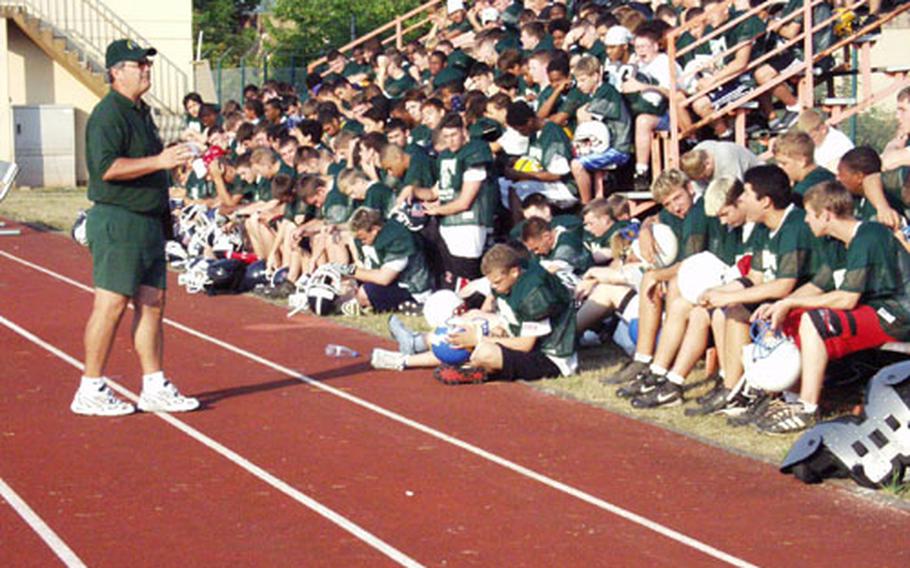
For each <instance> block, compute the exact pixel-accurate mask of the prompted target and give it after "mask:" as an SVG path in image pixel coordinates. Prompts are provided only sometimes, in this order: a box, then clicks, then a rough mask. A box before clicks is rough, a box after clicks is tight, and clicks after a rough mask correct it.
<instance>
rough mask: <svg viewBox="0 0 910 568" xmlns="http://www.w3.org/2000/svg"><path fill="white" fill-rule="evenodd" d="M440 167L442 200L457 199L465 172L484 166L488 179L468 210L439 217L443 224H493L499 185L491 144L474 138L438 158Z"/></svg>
mask: <svg viewBox="0 0 910 568" xmlns="http://www.w3.org/2000/svg"><path fill="white" fill-rule="evenodd" d="M436 163H437V167H438V168H439V174H438V176H437V179H439V201H440V203H442V204H446V203H449V202H451V201H454V200H455V199H456V198H457V197H458V196H459V194H460V193H461V187H462V184H463V182H464V175H465V172H467V171H468V170H476V171H478V172H479V171H480V170H482V171H483V172H484V174H485V176H486V177H485V179H484V180H483V182H482V184H481V188H480V191H479V192H478V194H477V197H476V198H475V199H474V202H473V203H472V204H471V207H470V208H469V209H468V210H467V211H463V212H462V213H458V214H455V215H446V216H444V217H442V218H440V221H439V223H440V225H443V226H452V225H480V226H485V227H490V226H492V223H493V214H494V212H495V204H496V201H497V200H498V198H499V188H498V187H496V185H495V180H494V179H493V176H492V167H493V154H492V153H491V152H490V147H489V145H487V144H486V143H484V142H481V141H479V140H471V141H470V142H468V143H467V144H465V145H464V146H462V147H461V149H459V150H458V152H457V153H455V152H452V151H451V150H446V151H444V152H443V153H442V154H440V155H439V159H438V160H437V161H436Z"/></svg>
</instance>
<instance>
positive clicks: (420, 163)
mask: <svg viewBox="0 0 910 568" xmlns="http://www.w3.org/2000/svg"><path fill="white" fill-rule="evenodd" d="M404 151H405V153H406V154H407V155H408V156H409V157H410V160H411V161H410V162H409V163H408V169H407V171H406V172H405V173H404V179H403V180H402V183H401V185H402V186H408V185H413V186H416V187H433V185H434V184H435V183H436V167H435V164H433V159H432V158H430V156H429V155H428V154H427V153H426V150H424V149H423V148H421V147H420V146H417V145H415V144H409V145H408V146H407V147H406V148H405V149H404Z"/></svg>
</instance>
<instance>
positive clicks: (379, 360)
mask: <svg viewBox="0 0 910 568" xmlns="http://www.w3.org/2000/svg"><path fill="white" fill-rule="evenodd" d="M405 358H406V356H405V355H403V354H401V353H399V352H398V351H389V350H387V349H373V355H372V356H371V357H370V365H372V366H373V368H374V369H389V370H391V371H403V370H404V360H405Z"/></svg>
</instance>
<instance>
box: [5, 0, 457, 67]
mask: <svg viewBox="0 0 910 568" xmlns="http://www.w3.org/2000/svg"><path fill="white" fill-rule="evenodd" d="M0 1H2V0H0ZM440 4H442V0H430V1H429V2H427V3H426V4H422V5H420V6H418V7H416V8H414V9H413V10H410V11H409V12H405V13H404V14H402V15H400V16H397V17H396V18H395V19H393V20H392V21H390V22H388V23H386V24H383V25H382V26H380V27H378V28H376V29H375V30H373V31H371V32H370V33H368V34H366V35H363V36H360V37H359V38H357V39H355V40H354V41H351V42H348V43H346V44H344V45H343V46H341V47H339V48H338V51H340V52H341V53H346V52H349V51H351V50H353V49H354V48H355V47H358V46H360V45H363V44H364V43H366V42H367V41H369V40H371V39H373V38H374V37H377V36H379V35H382V34H383V33H384V32H387V31H389V30H392V29H394V30H395V31H394V33H393V34H392V35H391V36H389V37H387V38H384V39H382V40H381V42H382V43H383V44H387V43H391V42H392V41H394V42H395V45H396V47H399V48H401V47H402V40H403V38H404V36H405V35H407V34H408V33H410V32H412V31H414V30H416V29H418V28H421V27H423V26H425V25H426V24H427V23H428V22H429V21H430V16H426V17H425V18H423V19H421V20H419V21H418V22H416V23H414V24H411V25H409V26H408V27H407V28H405V26H404V22H405V21H406V20H409V19H411V18H413V17H414V16H417V15H420V14H422V13H424V12H430V11H432V10H434V9H436V8H438V7H439V5H440ZM326 61H327V58H326V57H324V56H323V57H320V58H319V59H316V60H315V61H311V62H310V63H309V65H307V71H308V72H312V71H313V69H316V68H317V67H319V66H320V65H322V64H323V63H325V62H326Z"/></svg>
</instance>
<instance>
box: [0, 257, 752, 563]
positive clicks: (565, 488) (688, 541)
mask: <svg viewBox="0 0 910 568" xmlns="http://www.w3.org/2000/svg"><path fill="white" fill-rule="evenodd" d="M0 256H4V257H6V258H8V259H10V260H12V261H15V262H18V263H19V264H22V265H24V266H27V267H29V268H32V269H34V270H37V271H39V272H42V273H44V274H47V275H48V276H51V277H52V278H55V279H57V280H60V281H61V282H66V283H67V284H70V285H72V286H75V287H77V288H79V289H81V290H84V291H86V292H89V293H93V290H92V288H90V287H88V286H86V285H85V284H83V283H81V282H78V281H76V280H73V279H71V278H68V277H66V276H64V275H62V274H58V273H57V272H54V271H52V270H50V269H48V268H45V267H43V266H40V265H38V264H35V263H33V262H30V261H28V260H25V259H23V258H19V257H17V256H14V255H12V254H9V253H8V252H5V251H2V250H0ZM164 322H165V323H166V324H167V325H170V326H172V327H174V328H177V329H179V330H181V331H183V332H185V333H188V334H190V335H193V336H195V337H198V338H199V339H202V340H204V341H207V342H209V343H212V344H213V345H217V346H218V347H221V348H222V349H226V350H228V351H230V352H232V353H236V354H237V355H241V356H243V357H245V358H247V359H249V360H251V361H255V362H256V363H259V364H261V365H263V366H265V367H268V368H270V369H273V370H275V371H278V372H279V373H283V374H285V375H287V376H289V377H292V378H295V379H297V380H300V381H303V382H304V383H307V384H308V385H310V386H312V387H314V388H318V389H321V390H323V391H325V392H328V393H331V394H333V395H335V396H337V397H339V398H341V399H344V400H346V401H348V402H351V403H353V404H356V405H357V406H360V407H362V408H366V409H367V410H370V411H372V412H375V413H376V414H379V415H381V416H385V417H386V418H388V419H390V420H393V421H395V422H398V423H399V424H404V425H405V426H408V427H410V428H414V429H415V430H418V431H420V432H423V433H424V434H427V435H428V436H432V437H433V438H436V439H438V440H442V441H443V442H446V443H448V444H451V445H453V446H455V447H457V448H461V449H462V450H465V451H466V452H469V453H471V454H474V455H476V456H479V457H481V458H483V459H485V460H488V461H490V462H492V463H495V464H497V465H499V466H502V467H504V468H506V469H508V470H511V471H513V472H515V473H517V474H519V475H522V476H524V477H527V478H529V479H532V480H534V481H536V482H538V483H541V484H543V485H545V486H547V487H550V488H551V489H555V490H556V491H559V492H562V493H565V494H566V495H570V496H572V497H574V498H576V499H579V500H581V501H584V502H585V503H588V504H590V505H593V506H595V507H597V508H599V509H602V510H604V511H608V512H610V513H612V514H614V515H616V516H618V517H621V518H623V519H625V520H627V521H630V522H632V523H635V524H637V525H640V526H642V527H645V528H647V529H649V530H651V531H653V532H656V533H658V534H660V535H662V536H665V537H666V538H669V539H671V540H674V541H676V542H678V543H680V544H683V545H685V546H688V547H690V548H693V549H695V550H698V551H699V552H701V553H703V554H706V555H708V556H711V557H713V558H716V559H718V560H721V561H723V562H726V563H728V564H731V565H733V566H742V567H753V566H754V565H753V564H751V563H749V562H747V561H745V560H743V559H742V558H739V557H736V556H733V555H732V554H729V553H727V552H724V551H723V550H720V549H718V548H715V547H713V546H711V545H709V544H707V543H704V542H701V541H700V540H698V539H696V538H693V537H690V536H688V535H686V534H683V533H681V532H679V531H677V530H674V529H672V528H670V527H667V526H664V525H662V524H660V523H658V522H656V521H652V520H651V519H648V518H647V517H644V516H642V515H639V514H638V513H633V512H632V511H629V510H627V509H624V508H622V507H620V506H619V505H614V504H613V503H610V502H608V501H605V500H603V499H601V498H599V497H595V496H594V495H591V494H590V493H586V492H584V491H582V490H581V489H577V488H575V487H572V486H571V485H567V484H565V483H563V482H561V481H557V480H555V479H553V478H551V477H548V476H546V475H544V474H542V473H538V472H536V471H534V470H532V469H529V468H527V467H525V466H523V465H520V464H518V463H515V462H513V461H511V460H508V459H506V458H504V457H502V456H499V455H497V454H494V453H492V452H489V451H487V450H484V449H483V448H480V447H478V446H475V445H473V444H471V443H469V442H465V441H464V440H461V439H459V438H455V437H454V436H450V435H448V434H446V433H444V432H440V431H439V430H436V429H434V428H432V427H430V426H427V425H426V424H423V423H420V422H417V421H416V420H412V419H410V418H407V417H405V416H402V415H401V414H398V413H396V412H393V411H391V410H388V409H386V408H383V407H381V406H379V405H377V404H374V403H372V402H369V401H367V400H364V399H362V398H359V397H356V396H354V395H352V394H350V393H347V392H344V391H342V390H339V389H336V388H334V387H332V386H329V385H327V384H324V383H322V382H320V381H317V380H315V379H313V378H311V377H307V376H306V375H303V374H301V373H298V372H297V371H295V370H293V369H290V368H288V367H285V366H283V365H280V364H278V363H275V362H274V361H270V360H269V359H266V358H264V357H261V356H259V355H256V354H255V353H251V352H250V351H247V350H245V349H242V348H240V347H237V346H235V345H232V344H230V343H227V342H225V341H222V340H220V339H217V338H214V337H212V336H210V335H207V334H205V333H203V332H201V331H197V330H195V329H193V328H191V327H188V326H185V325H183V324H181V323H178V322H175V321H174V320H171V319H169V318H165V319H164Z"/></svg>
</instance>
